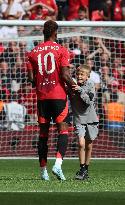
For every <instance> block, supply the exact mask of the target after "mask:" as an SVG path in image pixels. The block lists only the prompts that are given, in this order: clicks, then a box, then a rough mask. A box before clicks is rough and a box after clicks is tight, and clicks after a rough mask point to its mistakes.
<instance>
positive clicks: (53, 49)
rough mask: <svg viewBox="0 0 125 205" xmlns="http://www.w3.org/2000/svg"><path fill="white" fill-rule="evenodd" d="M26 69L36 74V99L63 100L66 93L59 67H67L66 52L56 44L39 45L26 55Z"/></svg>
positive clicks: (67, 53)
mask: <svg viewBox="0 0 125 205" xmlns="http://www.w3.org/2000/svg"><path fill="white" fill-rule="evenodd" d="M28 59H29V61H28V69H33V70H34V71H35V73H36V77H35V78H36V79H35V80H36V92H37V98H38V99H39V100H42V99H65V98H66V91H65V85H64V82H63V81H62V80H61V76H60V74H61V67H65V66H69V52H68V50H67V49H66V48H65V47H63V46H61V45H60V44H57V43H56V42H52V41H46V42H44V43H40V44H39V45H38V46H36V47H35V48H34V49H33V50H32V51H31V52H30V53H29V54H28Z"/></svg>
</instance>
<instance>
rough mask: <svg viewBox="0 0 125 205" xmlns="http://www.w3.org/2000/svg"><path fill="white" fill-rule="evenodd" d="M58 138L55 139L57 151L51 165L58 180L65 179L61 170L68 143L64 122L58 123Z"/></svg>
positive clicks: (66, 127) (66, 128)
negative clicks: (53, 163) (53, 162)
mask: <svg viewBox="0 0 125 205" xmlns="http://www.w3.org/2000/svg"><path fill="white" fill-rule="evenodd" d="M57 127H58V132H59V135H58V140H57V153H56V161H55V165H54V166H53V169H52V171H53V173H54V174H55V175H56V176H57V178H58V179H60V180H66V179H65V176H64V174H63V172H62V162H63V158H64V156H65V153H66V149H67V144H68V126H67V124H66V123H65V122H62V123H58V125H57Z"/></svg>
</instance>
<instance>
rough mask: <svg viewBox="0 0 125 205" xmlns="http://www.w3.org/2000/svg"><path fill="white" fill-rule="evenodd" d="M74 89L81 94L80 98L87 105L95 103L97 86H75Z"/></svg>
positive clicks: (90, 84) (91, 84)
mask: <svg viewBox="0 0 125 205" xmlns="http://www.w3.org/2000/svg"><path fill="white" fill-rule="evenodd" d="M72 89H73V90H74V91H76V92H77V93H79V94H80V98H81V99H82V100H83V101H84V102H85V103H86V104H90V103H91V102H92V101H94V96H95V86H94V83H89V84H88V85H86V86H82V87H80V86H79V85H73V86H72Z"/></svg>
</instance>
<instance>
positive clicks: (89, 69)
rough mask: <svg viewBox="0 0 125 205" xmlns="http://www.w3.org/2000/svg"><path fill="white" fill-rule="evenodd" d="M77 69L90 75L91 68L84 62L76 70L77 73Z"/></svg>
mask: <svg viewBox="0 0 125 205" xmlns="http://www.w3.org/2000/svg"><path fill="white" fill-rule="evenodd" d="M79 71H81V72H86V73H87V75H88V76H90V73H91V68H90V67H89V66H88V65H86V64H81V65H80V66H79V67H78V68H77V70H76V73H78V72H79Z"/></svg>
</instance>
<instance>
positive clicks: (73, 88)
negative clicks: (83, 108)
mask: <svg viewBox="0 0 125 205" xmlns="http://www.w3.org/2000/svg"><path fill="white" fill-rule="evenodd" d="M72 90H73V91H76V90H80V86H79V85H77V84H76V85H72Z"/></svg>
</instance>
